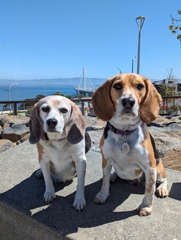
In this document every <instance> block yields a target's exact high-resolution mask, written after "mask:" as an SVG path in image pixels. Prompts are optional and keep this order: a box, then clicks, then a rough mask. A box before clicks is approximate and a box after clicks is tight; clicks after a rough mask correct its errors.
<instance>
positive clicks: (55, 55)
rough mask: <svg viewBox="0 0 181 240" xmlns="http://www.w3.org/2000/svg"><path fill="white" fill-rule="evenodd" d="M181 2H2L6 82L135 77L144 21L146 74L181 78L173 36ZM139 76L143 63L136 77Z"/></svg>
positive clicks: (0, 75)
mask: <svg viewBox="0 0 181 240" xmlns="http://www.w3.org/2000/svg"><path fill="white" fill-rule="evenodd" d="M179 9H180V10H181V1H180V0H1V1H0V79H15V80H16V79H17V80H21V79H42V78H61V77H65V78H66V77H67V78H71V77H79V76H80V75H81V72H82V68H83V67H85V68H86V72H87V76H88V77H89V78H92V77H98V78H108V77H112V76H114V75H115V74H117V73H119V70H118V69H117V68H120V69H121V71H122V72H131V67H132V58H133V56H137V51H138V27H137V25H136V21H135V19H136V17H138V16H140V15H142V16H144V17H145V18H146V19H145V22H144V25H143V28H142V39H141V59H140V74H142V75H144V76H145V77H148V78H151V79H163V78H166V77H167V75H168V72H167V71H169V70H170V69H174V70H173V73H174V75H175V77H176V78H181V48H180V43H179V41H178V40H177V39H176V36H174V35H173V34H171V32H170V31H169V30H168V25H169V24H170V23H171V19H170V14H172V15H173V16H174V17H175V18H179V17H180V16H179V15H177V10H179ZM136 71H137V59H135V61H134V72H136Z"/></svg>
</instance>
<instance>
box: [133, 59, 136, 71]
mask: <svg viewBox="0 0 181 240" xmlns="http://www.w3.org/2000/svg"><path fill="white" fill-rule="evenodd" d="M135 58H136V56H134V57H133V58H132V73H133V70H134V59H135Z"/></svg>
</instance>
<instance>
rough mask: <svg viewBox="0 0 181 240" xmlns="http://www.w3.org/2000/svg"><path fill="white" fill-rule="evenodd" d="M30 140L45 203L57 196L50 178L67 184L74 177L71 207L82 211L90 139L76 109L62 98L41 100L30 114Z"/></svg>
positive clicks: (84, 202)
mask: <svg viewBox="0 0 181 240" xmlns="http://www.w3.org/2000/svg"><path fill="white" fill-rule="evenodd" d="M29 126H30V138H29V141H30V143H32V144H35V143H36V144H37V149H38V155H39V162H40V167H41V170H39V171H37V176H38V177H40V176H41V175H42V174H43V177H44V181H45V187H46V189H45V193H44V199H45V201H46V202H47V203H48V202H50V201H52V200H53V199H54V198H55V197H56V195H55V190H54V186H53V182H52V178H51V175H53V177H54V178H55V177H56V179H57V180H58V181H59V182H66V181H68V180H71V179H72V178H73V177H75V175H76V174H77V181H78V184H77V192H76V195H75V199H74V202H73V206H74V207H75V208H76V209H77V210H81V209H83V208H84V207H85V205H86V201H85V197H84V181H85V172H86V162H87V160H86V155H85V153H86V152H87V151H88V150H89V148H90V138H89V136H88V134H87V133H86V132H85V123H84V119H83V116H82V114H81V111H80V110H79V107H78V106H77V105H76V104H75V103H73V102H72V101H70V100H69V99H68V98H65V97H62V96H49V97H45V98H42V99H41V100H40V101H39V102H38V103H37V104H35V106H34V109H33V112H32V114H31V118H30V122H29Z"/></svg>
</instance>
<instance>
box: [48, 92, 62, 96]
mask: <svg viewBox="0 0 181 240" xmlns="http://www.w3.org/2000/svg"><path fill="white" fill-rule="evenodd" d="M51 95H58V96H64V94H63V93H61V92H55V93H52V94H51Z"/></svg>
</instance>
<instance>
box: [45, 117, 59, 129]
mask: <svg viewBox="0 0 181 240" xmlns="http://www.w3.org/2000/svg"><path fill="white" fill-rule="evenodd" d="M57 123H58V122H57V120H56V119H55V118H49V119H48V120H47V125H48V126H49V127H50V128H54V127H55V126H56V125H57Z"/></svg>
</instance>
